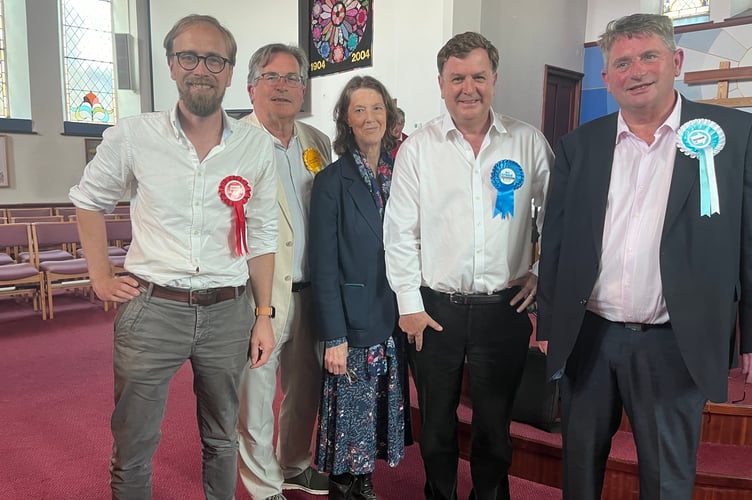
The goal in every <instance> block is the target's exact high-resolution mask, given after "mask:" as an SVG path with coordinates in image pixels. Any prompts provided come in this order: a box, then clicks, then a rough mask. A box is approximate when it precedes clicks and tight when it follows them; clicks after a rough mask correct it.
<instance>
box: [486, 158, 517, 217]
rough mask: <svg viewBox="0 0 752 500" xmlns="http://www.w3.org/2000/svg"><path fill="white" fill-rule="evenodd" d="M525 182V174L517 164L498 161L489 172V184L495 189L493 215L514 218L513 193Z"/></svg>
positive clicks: (510, 161) (509, 161) (508, 161)
mask: <svg viewBox="0 0 752 500" xmlns="http://www.w3.org/2000/svg"><path fill="white" fill-rule="evenodd" d="M524 182H525V173H524V172H523V171H522V167H520V165H519V163H517V162H515V161H512V160H500V161H499V162H497V163H496V165H494V167H493V169H492V170H491V184H492V185H493V187H494V188H496V204H495V205H494V214H493V216H494V217H496V216H497V215H499V214H501V218H502V219H506V218H507V215H509V216H510V217H514V192H515V190H517V189H519V188H520V187H521V186H522V184H524Z"/></svg>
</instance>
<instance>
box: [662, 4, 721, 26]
mask: <svg viewBox="0 0 752 500" xmlns="http://www.w3.org/2000/svg"><path fill="white" fill-rule="evenodd" d="M663 13H664V14H665V15H667V16H668V17H670V18H672V19H673V20H674V25H680V24H695V23H704V22H706V21H709V20H710V0H663Z"/></svg>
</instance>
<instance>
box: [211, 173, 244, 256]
mask: <svg viewBox="0 0 752 500" xmlns="http://www.w3.org/2000/svg"><path fill="white" fill-rule="evenodd" d="M219 197H220V198H221V199H222V201H223V202H225V204H227V205H229V206H231V207H232V211H233V213H234V215H235V252H236V253H237V254H238V255H246V254H247V253H248V243H247V241H246V240H247V238H246V234H245V209H244V208H243V205H245V204H246V203H247V202H248V200H250V199H251V186H250V185H249V184H248V181H247V180H245V179H244V178H242V177H240V176H239V175H228V176H227V177H225V178H224V179H222V182H220V183H219Z"/></svg>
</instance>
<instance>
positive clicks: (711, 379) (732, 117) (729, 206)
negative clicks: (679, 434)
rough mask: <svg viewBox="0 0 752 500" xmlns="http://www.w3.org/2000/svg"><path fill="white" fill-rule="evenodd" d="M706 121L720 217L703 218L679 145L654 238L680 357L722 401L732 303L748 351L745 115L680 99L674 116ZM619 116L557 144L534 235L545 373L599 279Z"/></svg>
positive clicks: (749, 215)
mask: <svg viewBox="0 0 752 500" xmlns="http://www.w3.org/2000/svg"><path fill="white" fill-rule="evenodd" d="M695 118H707V119H710V120H713V121H714V122H716V123H718V124H719V125H720V126H721V128H722V129H723V130H724V132H725V134H726V145H725V147H724V148H723V150H722V151H720V152H719V153H718V154H717V155H716V156H715V158H714V162H715V167H716V176H717V182H718V195H719V198H720V214H719V215H718V214H716V215H713V216H712V217H701V216H700V194H699V193H700V188H699V174H698V160H696V159H692V158H689V157H688V156H686V155H684V154H683V153H682V152H681V151H678V150H677V152H676V160H675V162H674V172H673V176H672V179H671V187H670V191H669V198H668V204H667V207H666V219H665V222H664V225H663V232H662V235H661V243H660V269H661V282H662V285H663V295H664V297H665V299H666V306H667V308H668V313H669V316H670V321H671V324H672V327H673V330H674V334H675V335H676V340H677V343H678V345H679V350H680V352H681V355H682V358H683V360H684V363H685V365H686V366H687V369H688V370H689V372H690V374H691V375H692V379H693V380H694V381H695V383H696V384H697V386H698V387H699V389H700V391H701V392H702V393H703V394H704V395H705V396H706V397H707V398H708V399H710V400H713V401H725V400H726V396H727V390H728V381H727V377H728V367H729V359H730V356H731V354H732V353H731V352H730V347H729V346H730V345H732V343H733V335H734V331H735V330H734V326H735V324H736V316H737V310H738V312H739V321H740V323H739V324H740V329H741V350H742V352H751V351H752V308H751V307H750V300H749V297H750V291H751V290H752V115H750V114H748V113H744V112H741V111H738V110H734V109H728V108H723V107H720V106H711V105H707V104H701V103H695V102H692V101H688V100H683V101H682V112H681V123H682V124H684V123H686V122H687V121H689V120H692V119H695ZM616 126H617V115H616V114H611V115H608V116H605V117H603V118H600V119H598V120H594V121H592V122H590V123H587V124H585V125H582V126H581V127H579V128H578V129H577V130H575V131H574V132H572V133H570V134H568V135H566V136H564V137H563V138H562V140H561V141H560V143H559V144H558V146H557V149H556V163H555V167H554V170H553V172H552V180H551V192H550V194H549V197H548V202H547V207H546V220H545V222H544V226H543V232H542V236H541V258H540V269H539V280H538V306H539V313H540V318H539V322H538V339H540V340H549V348H548V373H549V376H550V375H553V374H554V373H555V372H557V371H558V370H560V369H561V368H562V367H563V366H564V364H565V363H566V360H567V358H568V357H569V355H570V353H571V352H572V349H573V347H574V344H575V341H576V340H577V336H578V334H579V331H580V327H581V326H582V321H583V317H584V314H585V310H586V308H587V303H588V299H589V297H590V294H591V293H592V291H593V287H594V285H595V280H596V278H597V277H598V270H599V264H600V259H601V250H602V248H601V247H602V239H603V228H604V224H605V216H606V204H607V200H608V189H609V183H610V180H611V165H612V162H613V156H614V143H615V140H616Z"/></svg>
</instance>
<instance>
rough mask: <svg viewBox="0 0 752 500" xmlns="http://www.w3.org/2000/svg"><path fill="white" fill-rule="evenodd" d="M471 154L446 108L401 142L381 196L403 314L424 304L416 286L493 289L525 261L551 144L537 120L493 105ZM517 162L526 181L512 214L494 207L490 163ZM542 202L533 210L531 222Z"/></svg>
mask: <svg viewBox="0 0 752 500" xmlns="http://www.w3.org/2000/svg"><path fill="white" fill-rule="evenodd" d="M491 113H492V116H493V122H492V124H491V127H490V129H489V130H488V132H487V133H486V136H485V138H484V139H483V143H482V145H481V147H480V150H479V153H478V156H477V158H476V157H475V156H474V153H473V149H472V147H471V145H470V143H469V142H467V141H466V140H465V138H464V137H463V136H462V134H461V133H460V131H459V130H458V129H457V128H456V127H455V126H454V122H453V121H452V119H451V117H450V116H449V115H444V116H440V117H438V118H434V119H433V120H431V121H430V122H428V123H427V124H426V125H425V126H424V127H423V128H421V129H419V130H417V131H416V132H414V133H412V134H411V135H410V136H409V137H408V138H407V139H405V142H403V143H402V146H401V147H400V150H399V154H398V155H397V159H396V162H395V166H394V176H393V178H392V188H391V193H390V196H389V202H388V203H387V206H386V215H385V221H384V247H385V251H386V270H387V277H388V279H389V284H390V285H391V287H392V289H393V290H394V292H395V293H396V294H397V303H398V305H399V311H400V314H410V313H414V312H420V311H423V301H422V299H421V296H420V290H419V288H420V287H421V286H427V287H430V288H432V289H433V290H437V291H440V292H447V293H450V292H461V293H489V294H490V293H493V292H495V291H498V290H503V289H504V288H507V287H508V284H509V282H510V281H512V280H514V279H516V278H520V277H522V276H524V275H525V274H526V273H527V272H528V271H529V268H530V264H531V262H530V260H531V232H532V222H531V221H532V210H531V200H533V199H534V200H535V204H536V206H538V207H541V208H542V207H543V203H544V198H545V194H546V191H547V190H548V177H549V170H550V167H551V164H552V163H553V153H552V152H551V148H550V147H549V145H548V142H547V141H546V139H545V137H544V136H543V134H541V133H540V131H538V130H537V129H535V128H534V127H532V126H531V125H528V124H527V123H523V122H521V121H518V120H515V119H513V118H509V117H506V116H502V115H497V114H495V113H493V111H492V112H491ZM500 160H512V161H514V162H516V163H517V164H518V165H519V166H520V167H521V168H522V171H523V173H524V182H523V184H522V185H521V186H520V187H519V189H517V190H515V191H514V216H513V217H509V216H507V217H506V218H502V216H501V215H497V216H494V207H495V206H496V198H497V190H496V188H494V187H493V185H492V183H491V171H492V170H493V168H494V165H495V164H496V163H497V162H499V161H500ZM542 224H543V211H541V212H540V213H539V215H538V228H539V229H540V228H541V227H542Z"/></svg>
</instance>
